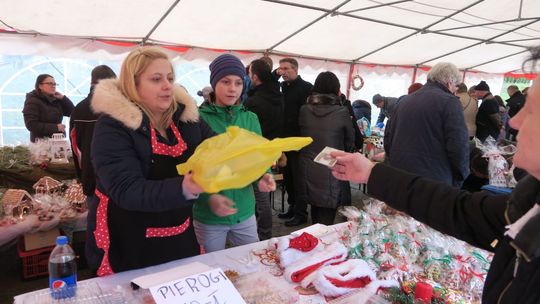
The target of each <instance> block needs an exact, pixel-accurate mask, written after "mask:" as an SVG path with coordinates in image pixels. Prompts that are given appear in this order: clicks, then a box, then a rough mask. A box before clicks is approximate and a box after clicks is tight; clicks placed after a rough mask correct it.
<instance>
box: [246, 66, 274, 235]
mask: <svg viewBox="0 0 540 304" xmlns="http://www.w3.org/2000/svg"><path fill="white" fill-rule="evenodd" d="M249 77H250V79H251V83H252V85H253V87H252V89H251V90H249V93H248V95H249V96H248V98H247V100H246V101H245V102H244V106H245V107H246V108H247V109H248V110H250V111H251V112H253V113H255V114H257V117H258V118H259V123H260V124H261V132H262V135H263V137H265V138H266V139H274V138H276V137H281V136H282V134H283V94H281V91H280V90H279V82H278V81H277V80H276V79H275V78H274V76H273V75H272V69H271V67H270V66H269V65H268V63H266V62H265V61H263V60H261V59H257V60H254V61H252V62H251V64H250V65H249ZM253 192H254V193H255V203H256V204H255V208H256V215H257V232H258V234H259V239H260V240H267V239H270V238H272V207H271V206H270V198H269V197H268V193H265V192H260V191H259V188H258V187H257V186H256V185H254V186H253Z"/></svg>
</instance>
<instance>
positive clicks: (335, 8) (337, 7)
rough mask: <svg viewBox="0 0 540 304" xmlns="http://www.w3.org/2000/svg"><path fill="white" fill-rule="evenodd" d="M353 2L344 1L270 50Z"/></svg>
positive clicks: (273, 46) (270, 48)
mask: <svg viewBox="0 0 540 304" xmlns="http://www.w3.org/2000/svg"><path fill="white" fill-rule="evenodd" d="M350 1H351V0H345V1H343V2H342V3H341V4H339V5H338V6H336V7H334V8H333V9H331V10H330V11H327V12H326V13H324V14H322V15H321V16H319V18H316V19H315V20H313V21H311V22H310V23H308V24H306V25H304V26H303V27H301V28H300V29H298V30H297V31H295V32H294V33H292V34H290V35H289V36H287V37H285V38H283V39H282V40H280V41H279V42H278V43H276V44H274V45H272V46H271V47H269V48H268V50H270V51H271V50H273V49H275V48H276V47H277V46H278V45H280V44H282V43H283V42H285V41H287V40H289V39H291V38H292V37H294V36H295V35H296V34H298V33H300V32H301V31H303V30H305V29H307V28H308V27H310V26H312V25H313V24H315V23H317V22H319V21H320V20H321V19H323V18H326V16H328V15H331V14H333V13H334V12H335V11H337V10H338V9H339V8H340V7H342V6H344V5H345V4H347V3H349V2H350Z"/></svg>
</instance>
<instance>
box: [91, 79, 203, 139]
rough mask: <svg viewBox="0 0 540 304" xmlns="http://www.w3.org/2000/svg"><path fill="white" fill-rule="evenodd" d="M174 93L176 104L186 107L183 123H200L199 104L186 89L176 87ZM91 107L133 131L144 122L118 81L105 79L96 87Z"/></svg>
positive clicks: (138, 110) (181, 116)
mask: <svg viewBox="0 0 540 304" xmlns="http://www.w3.org/2000/svg"><path fill="white" fill-rule="evenodd" d="M173 91H174V99H175V100H176V102H177V103H179V104H182V105H184V107H185V108H184V111H183V112H182V114H181V115H180V120H181V121H183V122H197V121H199V111H198V109H197V104H196V103H195V100H193V98H191V96H189V94H188V92H187V91H186V89H185V88H184V87H181V86H175V87H174V89H173ZM91 106H92V110H93V111H94V112H95V113H96V114H100V113H103V114H107V115H109V116H111V117H112V118H114V119H116V120H118V121H120V122H121V123H123V124H124V125H125V126H126V127H128V128H130V129H133V130H136V129H138V128H139V127H140V126H141V124H142V121H143V112H142V111H141V109H140V108H139V107H138V106H137V105H136V104H135V103H133V102H132V101H131V100H129V99H127V97H126V96H125V95H124V94H122V91H120V88H119V86H118V80H116V79H104V80H101V81H100V82H99V83H98V84H97V85H96V87H95V89H94V96H93V97H92V101H91Z"/></svg>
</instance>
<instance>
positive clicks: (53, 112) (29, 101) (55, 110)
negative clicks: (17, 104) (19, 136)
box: [22, 90, 74, 142]
mask: <svg viewBox="0 0 540 304" xmlns="http://www.w3.org/2000/svg"><path fill="white" fill-rule="evenodd" d="M73 108H74V106H73V103H72V102H71V100H69V98H67V96H64V98H62V99H54V98H51V99H50V100H49V98H47V97H46V96H45V95H43V94H42V93H40V92H38V91H36V90H33V91H32V92H30V93H28V94H26V100H25V101H24V108H23V111H22V112H23V116H24V124H25V125H26V128H27V129H28V131H30V141H32V142H35V141H36V139H37V138H43V137H51V135H53V133H59V131H58V124H60V123H62V116H69V115H71V112H73Z"/></svg>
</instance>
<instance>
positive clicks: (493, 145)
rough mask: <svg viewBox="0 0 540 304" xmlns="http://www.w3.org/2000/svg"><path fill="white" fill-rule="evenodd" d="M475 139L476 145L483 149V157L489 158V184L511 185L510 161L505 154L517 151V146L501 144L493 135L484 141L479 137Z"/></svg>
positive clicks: (497, 185)
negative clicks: (509, 175) (498, 143)
mask: <svg viewBox="0 0 540 304" xmlns="http://www.w3.org/2000/svg"><path fill="white" fill-rule="evenodd" d="M474 140H475V145H476V147H477V148H479V149H480V150H482V152H483V157H485V158H488V173H489V184H490V185H492V186H496V187H509V181H508V180H507V178H508V177H507V176H508V161H507V160H506V158H505V157H504V156H510V155H513V154H514V153H516V146H514V145H512V144H509V145H506V146H499V145H497V142H496V141H495V139H493V137H491V136H489V137H488V138H487V139H486V140H485V141H484V142H483V143H482V142H481V141H480V140H479V139H478V138H475V139H474ZM510 184H512V183H510Z"/></svg>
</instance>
